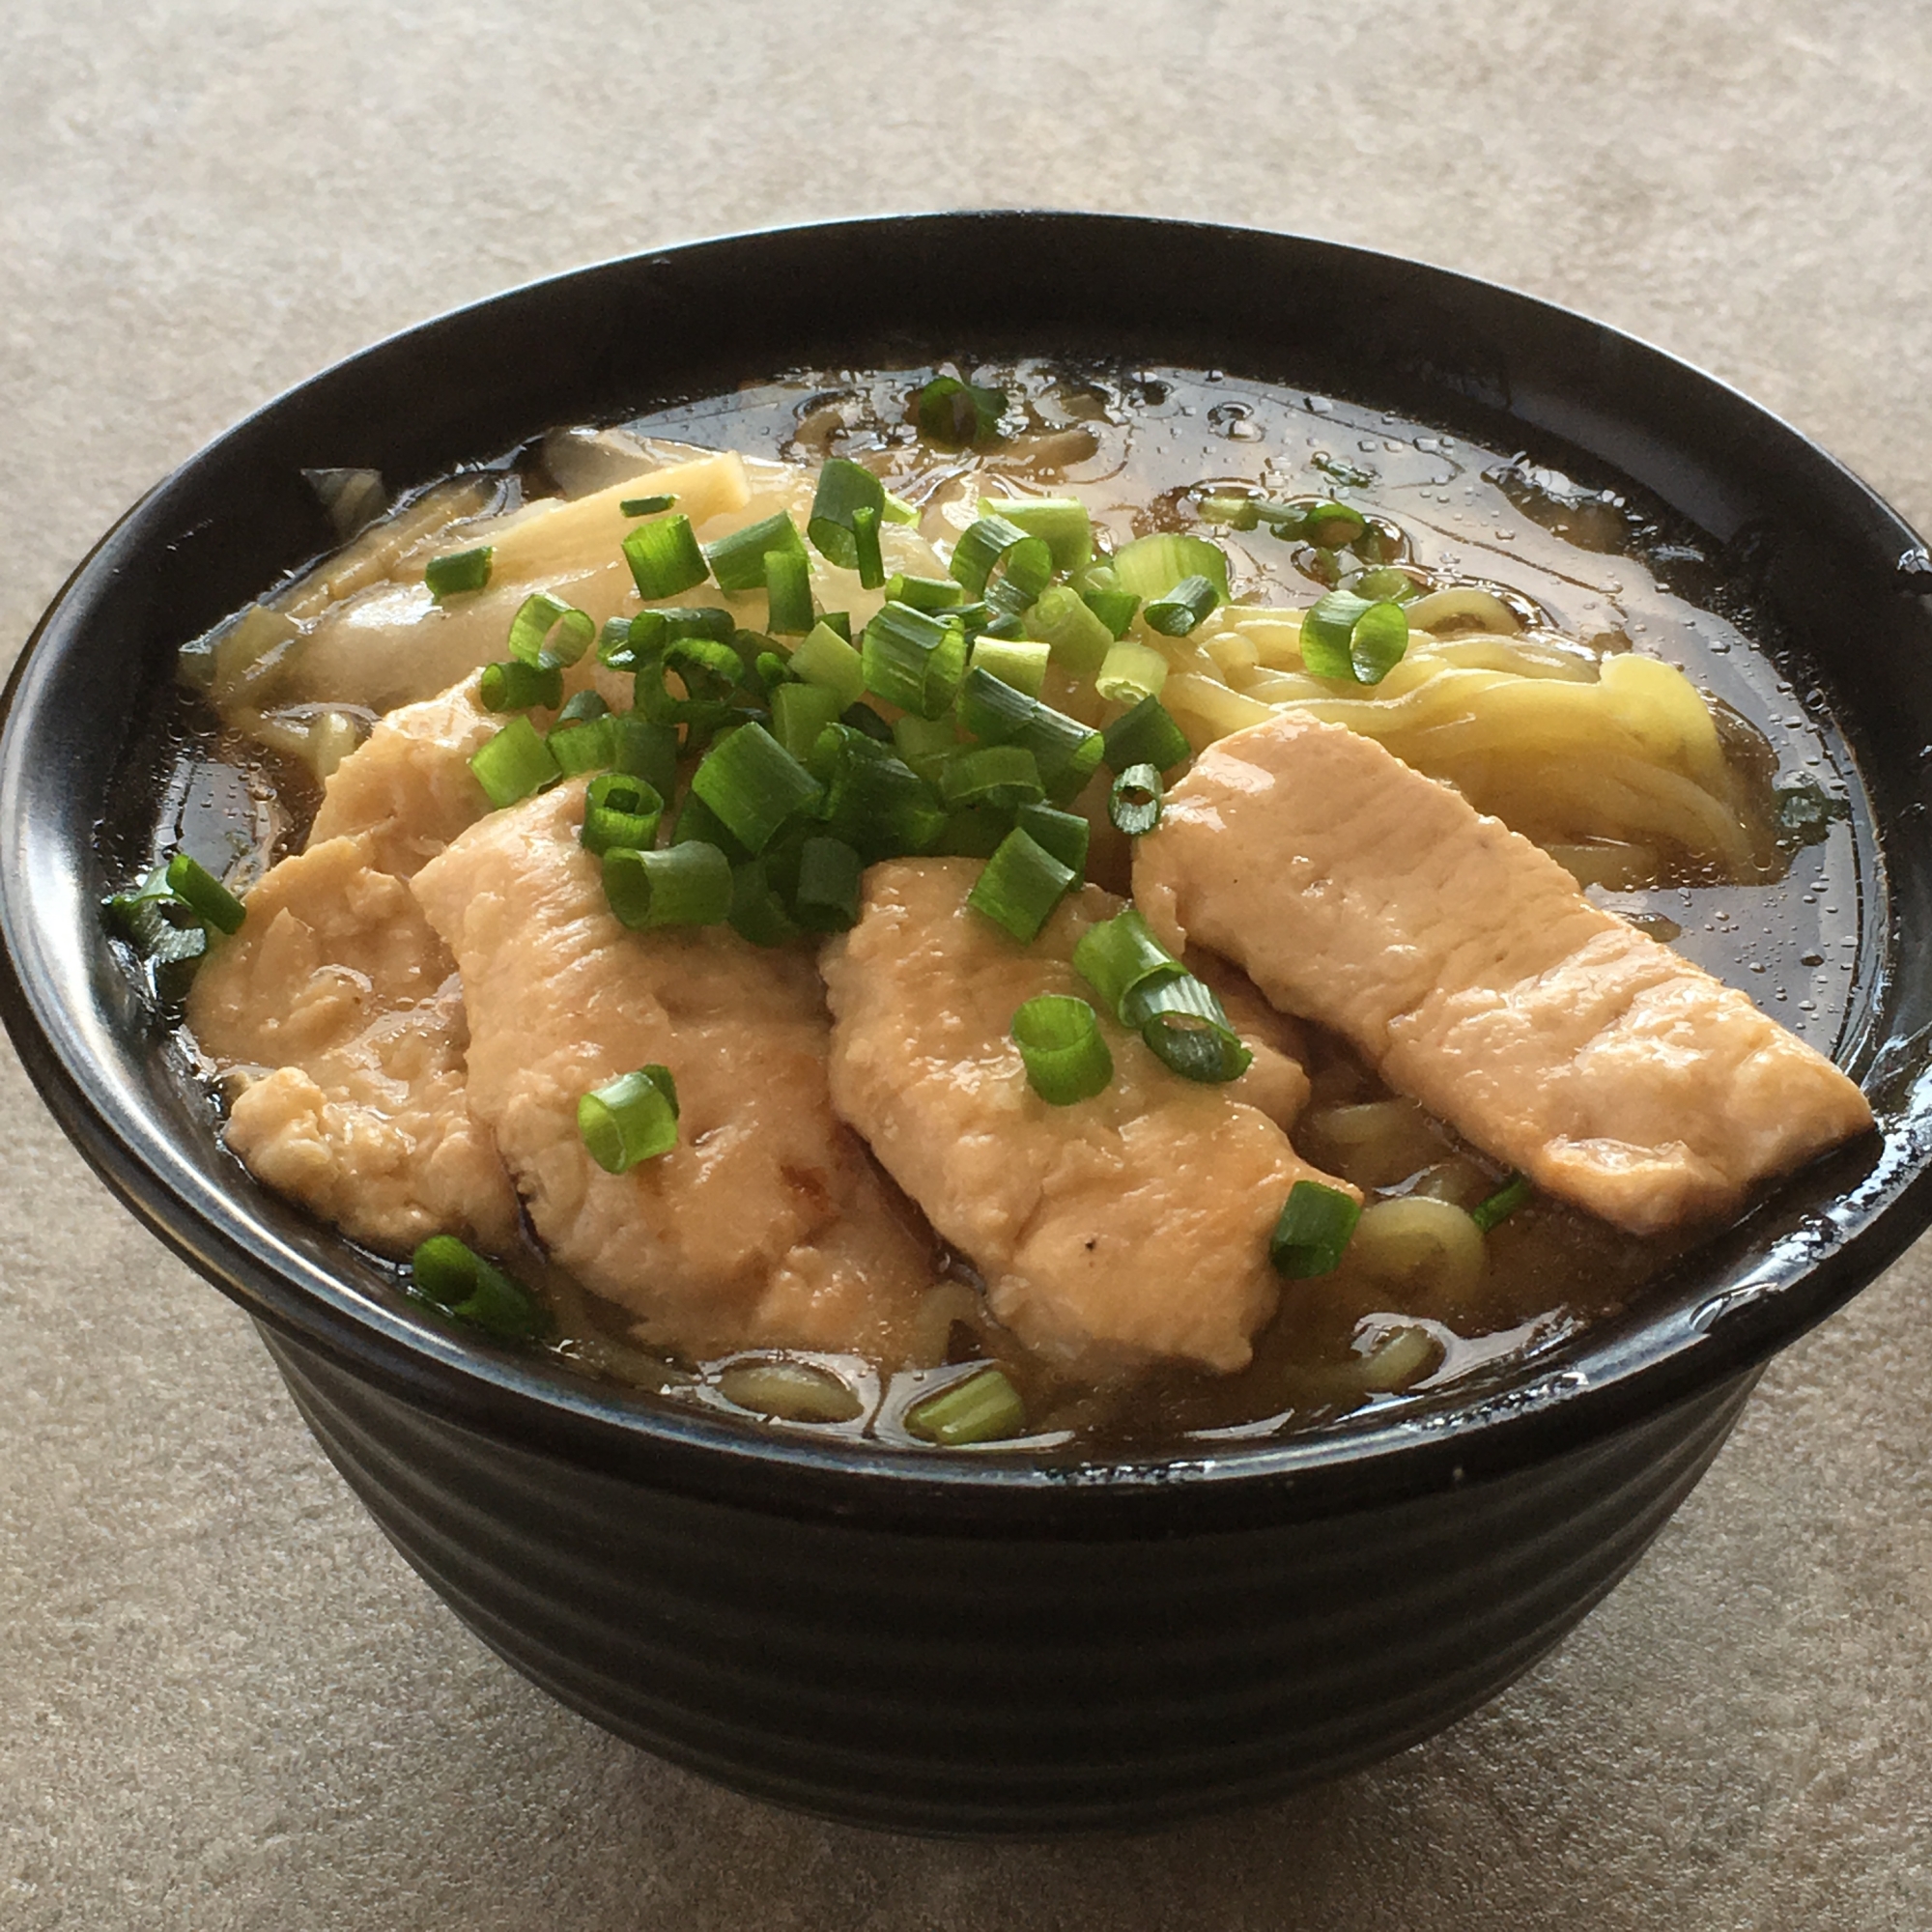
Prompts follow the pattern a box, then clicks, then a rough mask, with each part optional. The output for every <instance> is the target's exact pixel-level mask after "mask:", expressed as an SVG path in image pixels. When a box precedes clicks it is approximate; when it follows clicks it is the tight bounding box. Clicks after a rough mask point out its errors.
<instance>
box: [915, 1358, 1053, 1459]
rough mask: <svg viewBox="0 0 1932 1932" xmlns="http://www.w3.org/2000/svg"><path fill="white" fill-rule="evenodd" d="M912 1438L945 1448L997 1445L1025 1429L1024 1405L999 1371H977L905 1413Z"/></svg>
mask: <svg viewBox="0 0 1932 1932" xmlns="http://www.w3.org/2000/svg"><path fill="white" fill-rule="evenodd" d="M905 1426H906V1428H907V1429H908V1430H910V1431H911V1432H912V1434H913V1435H917V1436H920V1437H922V1438H923V1440H925V1441H927V1442H936V1443H938V1444H939V1445H940V1447H941V1448H944V1449H964V1448H969V1447H971V1446H972V1445H973V1444H974V1443H976V1442H1000V1441H1004V1440H1006V1439H1007V1438H1008V1437H1009V1436H1014V1435H1019V1434H1020V1433H1021V1432H1022V1431H1023V1430H1024V1429H1025V1428H1026V1405H1025V1404H1024V1403H1023V1402H1021V1400H1020V1396H1019V1391H1018V1390H1017V1389H1016V1388H1014V1387H1013V1385H1012V1383H1011V1382H1009V1380H1008V1379H1007V1377H1006V1372H1005V1371H1004V1370H1002V1369H995V1368H984V1369H976V1370H975V1371H974V1372H973V1373H972V1374H971V1375H970V1376H962V1377H961V1378H959V1380H957V1381H956V1382H951V1383H949V1384H948V1385H947V1386H946V1387H945V1388H943V1389H941V1390H940V1391H939V1393H938V1394H937V1395H929V1396H926V1397H925V1398H924V1399H923V1401H920V1402H916V1403H914V1404H913V1406H911V1407H910V1408H908V1409H907V1410H906V1412H905Z"/></svg>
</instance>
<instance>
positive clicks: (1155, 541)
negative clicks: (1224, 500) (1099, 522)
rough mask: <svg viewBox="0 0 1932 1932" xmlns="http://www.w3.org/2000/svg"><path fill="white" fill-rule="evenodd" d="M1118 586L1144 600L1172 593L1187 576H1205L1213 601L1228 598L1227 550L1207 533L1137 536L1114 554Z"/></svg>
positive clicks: (1162, 531)
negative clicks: (1204, 534) (1209, 538)
mask: <svg viewBox="0 0 1932 1932" xmlns="http://www.w3.org/2000/svg"><path fill="white" fill-rule="evenodd" d="M1113 568H1114V576H1115V578H1116V580H1117V581H1118V583H1119V587H1120V588H1121V589H1122V590H1130V591H1132V592H1133V594H1134V595H1135V596H1136V597H1138V598H1140V599H1141V601H1142V602H1143V603H1149V604H1151V603H1152V602H1154V601H1155V600H1156V599H1158V598H1162V597H1168V596H1171V595H1172V594H1173V593H1174V591H1175V589H1176V587H1177V586H1178V585H1179V584H1180V583H1182V582H1185V581H1186V580H1187V579H1188V578H1190V577H1205V578H1206V579H1207V580H1208V582H1209V583H1210V584H1212V585H1213V587H1214V591H1215V593H1216V602H1218V603H1226V602H1227V599H1228V554H1227V552H1225V551H1224V550H1223V549H1222V548H1221V546H1220V545H1219V544H1217V543H1212V542H1210V541H1209V540H1208V538H1207V537H1187V536H1181V535H1179V534H1178V533H1177V532H1175V531H1173V530H1159V531H1156V532H1155V533H1154V534H1153V535H1152V536H1149V537H1136V538H1135V539H1134V541H1133V542H1132V543H1130V544H1125V545H1123V546H1122V548H1121V549H1120V551H1119V552H1117V553H1116V554H1115V557H1114V565H1113Z"/></svg>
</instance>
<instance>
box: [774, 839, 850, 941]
mask: <svg viewBox="0 0 1932 1932" xmlns="http://www.w3.org/2000/svg"><path fill="white" fill-rule="evenodd" d="M864 871H865V862H864V861H863V860H861V858H860V857H859V855H858V853H857V852H855V851H854V850H853V849H852V847H851V846H849V845H848V844H846V843H845V841H844V840H843V839H842V838H808V839H807V840H806V841H805V843H804V844H803V845H801V846H800V847H799V853H798V890H797V891H796V892H795V893H793V895H792V908H791V909H792V917H793V918H794V919H795V920H797V922H798V923H799V924H800V925H802V926H804V927H805V929H806V930H807V931H808V932H845V931H847V930H849V929H850V928H851V927H852V926H854V925H856V924H858V923H859V880H860V875H861V874H862V873H863V872H864Z"/></svg>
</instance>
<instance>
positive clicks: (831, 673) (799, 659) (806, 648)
mask: <svg viewBox="0 0 1932 1932" xmlns="http://www.w3.org/2000/svg"><path fill="white" fill-rule="evenodd" d="M790 664H791V673H792V675H793V676H794V677H799V678H803V679H804V680H805V682H806V683H807V684H816V685H822V686H823V687H824V688H825V689H826V690H827V691H830V692H831V693H833V695H834V696H837V698H838V709H839V710H840V711H842V710H844V708H845V707H846V706H847V705H848V704H856V703H858V701H859V700H860V698H862V697H863V696H865V695H866V661H865V659H864V658H862V657H861V656H860V655H859V653H858V652H857V651H855V650H854V649H853V648H852V645H851V643H850V641H849V640H848V639H844V638H841V637H840V636H839V635H838V632H837V631H835V630H834V629H833V628H832V627H831V625H830V624H828V623H826V622H825V620H824V619H823V618H821V619H820V620H819V621H818V622H817V623H816V624H814V625H813V626H812V628H811V629H810V631H808V632H807V633H806V636H805V640H804V642H802V643H801V644H800V645H799V647H798V648H797V649H796V650H795V651H793V652H792V654H791V660H790Z"/></svg>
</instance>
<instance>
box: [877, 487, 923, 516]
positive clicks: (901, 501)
mask: <svg viewBox="0 0 1932 1932" xmlns="http://www.w3.org/2000/svg"><path fill="white" fill-rule="evenodd" d="M881 507H882V509H883V511H884V513H885V519H886V522H887V523H889V524H916V523H918V522H919V505H918V504H917V503H908V502H907V501H906V499H905V498H904V497H895V496H894V495H893V493H892V492H891V491H890V490H888V491H887V492H886V500H885V502H884V504H883V505H882V506H881Z"/></svg>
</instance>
